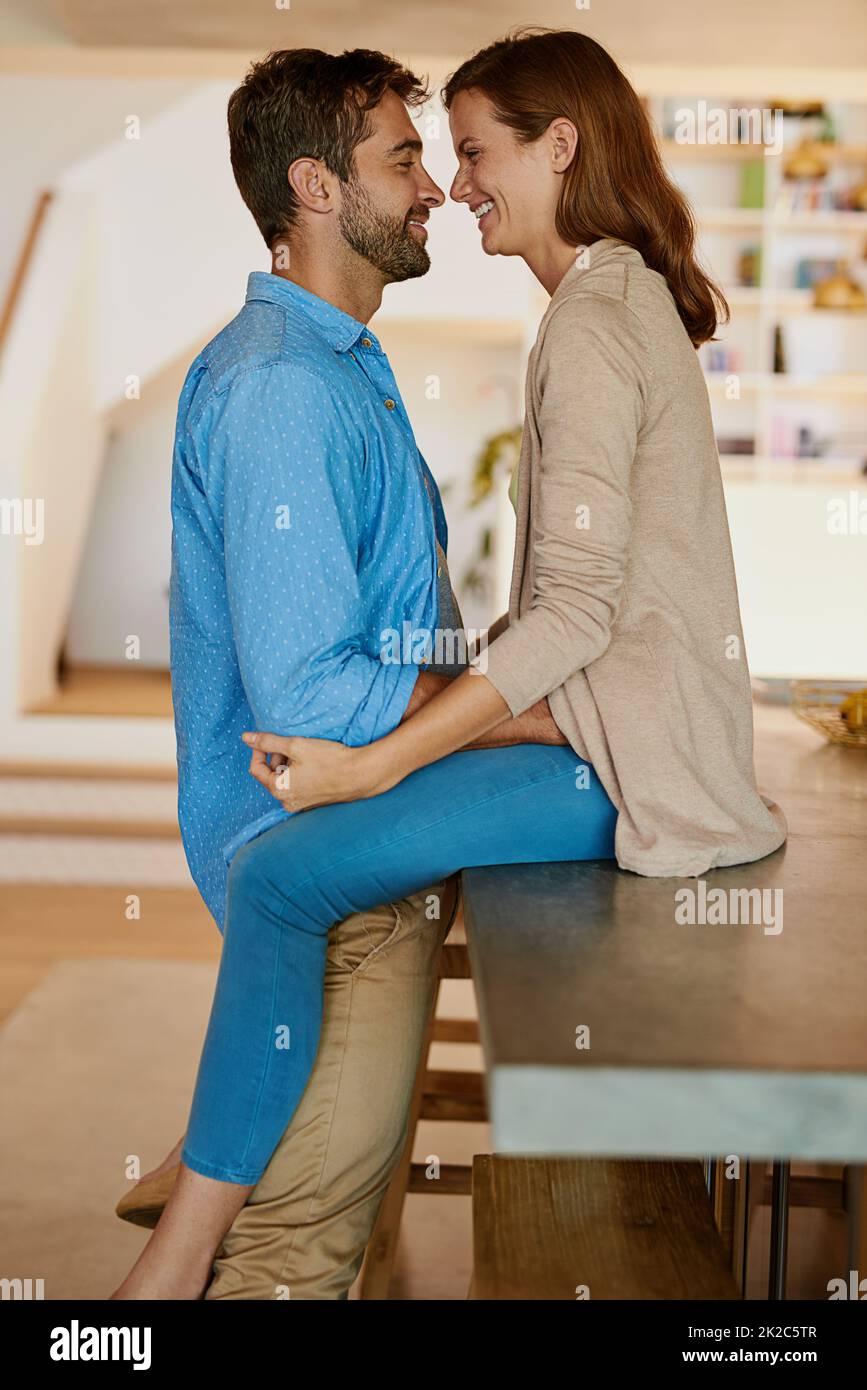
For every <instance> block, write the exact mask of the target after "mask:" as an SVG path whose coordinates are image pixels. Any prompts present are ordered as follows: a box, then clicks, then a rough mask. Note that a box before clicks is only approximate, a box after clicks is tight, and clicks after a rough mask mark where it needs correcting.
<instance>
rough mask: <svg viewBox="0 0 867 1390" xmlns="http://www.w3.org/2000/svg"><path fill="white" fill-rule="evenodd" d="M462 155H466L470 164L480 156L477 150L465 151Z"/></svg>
mask: <svg viewBox="0 0 867 1390" xmlns="http://www.w3.org/2000/svg"><path fill="white" fill-rule="evenodd" d="M464 153H465V154H466V156H467V159H468V160H469V161H470V163H472V161H473V160H474V159H477V158H478V156H479V154H480V151H479V150H465V151H464Z"/></svg>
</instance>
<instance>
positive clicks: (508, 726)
mask: <svg viewBox="0 0 867 1390" xmlns="http://www.w3.org/2000/svg"><path fill="white" fill-rule="evenodd" d="M492 630H493V629H492ZM451 681H452V677H450V676H435V675H433V674H432V673H431V672H430V671H421V672H420V673H419V676H418V679H417V680H416V683H415V686H414V688H413V692H412V695H411V696H410V698H409V704H408V705H407V707H406V710H405V711H404V715H403V718H402V719H401V721H400V722H401V724H402V723H403V722H404V720H407V719H411V718H412V716H413V715H414V714H417V713H418V711H419V710H420V709H421V708H422V706H423V705H426V704H427V702H428V700H432V699H433V698H434V696H435V695H439V694H440V692H441V691H442V690H445V688H446V686H448V685H450V684H451ZM513 743H549V744H557V745H564V744H566V743H568V739H567V738H566V736H565V735H564V734H563V733H562V732H561V730H560V729H559V728H558V727H557V725H556V724H555V723H554V716H553V715H552V714H551V709H550V706H549V704H548V698H547V696H545V697H544V698H543V699H541V700H539V701H538V702H537V703H536V704H535V705H531V707H530V709H526V710H524V712H523V714H519V715H518V716H517V718H509V719H504V720H503V721H502V723H501V724H497V725H495V726H494V728H493V729H489V730H488V732H487V733H486V734H484V735H483V736H482V737H481V738H479V739H476V740H474V741H473V742H472V743H468V744H467V745H466V747H467V748H507V747H509V746H510V745H511V744H513ZM462 751H463V750H462Z"/></svg>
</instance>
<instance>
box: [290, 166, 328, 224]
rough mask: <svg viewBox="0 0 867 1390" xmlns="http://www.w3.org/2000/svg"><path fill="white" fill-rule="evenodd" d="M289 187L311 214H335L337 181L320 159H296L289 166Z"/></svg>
mask: <svg viewBox="0 0 867 1390" xmlns="http://www.w3.org/2000/svg"><path fill="white" fill-rule="evenodd" d="M287 177H288V179H289V186H290V188H291V189H292V192H293V193H294V194H295V196H296V198H297V199H298V201H299V203H300V204H301V206H302V207H305V208H307V209H308V210H309V211H310V212H333V210H334V208H335V206H336V190H337V180H336V179H335V177H334V175H333V174H332V173H331V170H330V169H327V168H326V167H325V165H324V164H323V163H322V161H321V160H319V159H310V158H304V159H296V160H293V162H292V163H291V164H290V165H289V170H288V175H287Z"/></svg>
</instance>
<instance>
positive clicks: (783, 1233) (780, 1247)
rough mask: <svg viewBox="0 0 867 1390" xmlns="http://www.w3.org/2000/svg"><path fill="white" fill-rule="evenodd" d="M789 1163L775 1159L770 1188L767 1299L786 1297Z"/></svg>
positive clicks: (774, 1299)
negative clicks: (769, 1255)
mask: <svg viewBox="0 0 867 1390" xmlns="http://www.w3.org/2000/svg"><path fill="white" fill-rule="evenodd" d="M789 1166H790V1165H789V1162H788V1160H784V1159H775V1160H774V1163H773V1167H772V1170H771V1171H772V1174H773V1179H772V1186H771V1259H770V1269H769V1272H768V1298H769V1299H770V1300H771V1301H773V1302H776V1301H779V1300H780V1299H784V1298H785V1297H786V1260H787V1258H788V1253H789Z"/></svg>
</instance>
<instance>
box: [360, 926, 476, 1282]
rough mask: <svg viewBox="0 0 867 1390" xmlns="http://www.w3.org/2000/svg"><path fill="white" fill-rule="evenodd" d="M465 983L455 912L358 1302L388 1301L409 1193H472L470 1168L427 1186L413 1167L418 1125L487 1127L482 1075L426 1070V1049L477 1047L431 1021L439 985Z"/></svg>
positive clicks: (455, 1024) (472, 1024) (444, 1170)
mask: <svg viewBox="0 0 867 1390" xmlns="http://www.w3.org/2000/svg"><path fill="white" fill-rule="evenodd" d="M469 979H472V971H471V969H470V958H469V953H468V951H467V938H466V933H465V931H464V923H463V917H462V915H461V913H460V909H458V913H457V915H456V917H455V921H454V923H453V924H452V927H451V930H450V931H449V933H448V937H447V940H446V942H445V944H444V945H443V948H442V955H441V957H440V968H439V984H438V985H437V989H436V994H435V996H434V1003H433V1008H432V1009H431V1015H430V1019H429V1021H428V1026H427V1032H426V1034H425V1040H424V1043H423V1044H422V1050H421V1057H420V1059H419V1064H418V1071H417V1072H416V1078H415V1087H414V1089H413V1095H412V1103H411V1105H410V1112H409V1126H408V1129H407V1136H406V1143H405V1145H404V1148H403V1153H402V1154H401V1158H400V1162H399V1163H398V1165H397V1167H396V1169H395V1170H394V1175H393V1177H392V1179H391V1182H390V1183H389V1185H388V1187H387V1189H386V1192H385V1196H384V1197H383V1199H382V1206H381V1207H380V1209H379V1216H378V1217H377V1221H376V1225H375V1226H374V1228H373V1235H372V1236H371V1238H370V1242H369V1244H368V1247H367V1252H366V1254H365V1257H364V1266H363V1268H362V1271H361V1287H360V1294H359V1296H360V1297H361V1298H364V1299H386V1298H388V1291H389V1286H390V1284H391V1277H392V1273H393V1271H394V1263H395V1259H396V1256H397V1244H398V1238H399V1236H400V1221H401V1216H402V1214H403V1204H404V1200H405V1198H406V1194H407V1193H408V1192H424V1193H426V1194H427V1195H428V1196H430V1195H431V1194H437V1195H439V1196H455V1195H459V1196H469V1195H470V1193H471V1192H472V1178H473V1170H472V1168H471V1167H470V1165H469V1164H467V1163H444V1164H443V1165H442V1167H441V1168H440V1173H439V1178H438V1180H437V1181H436V1182H431V1180H430V1179H429V1178H428V1177H427V1176H426V1171H427V1170H426V1168H425V1165H424V1164H423V1163H413V1161H412V1152H413V1148H414V1145H415V1132H416V1127H417V1125H418V1122H419V1120H463V1121H469V1122H471V1123H472V1124H484V1123H486V1122H487V1118H488V1107H487V1101H486V1099H485V1088H484V1073H483V1072H471V1071H435V1070H432V1069H430V1068H429V1067H428V1056H429V1054H430V1047H431V1043H434V1042H450V1043H477V1042H478V1041H479V1026H478V1024H477V1023H476V1021H475V1019H469V1018H466V1019H465V1018H457V1019H455V1018H437V1016H436V1013H437V1004H438V1002H439V994H440V988H441V985H442V981H443V980H469Z"/></svg>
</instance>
